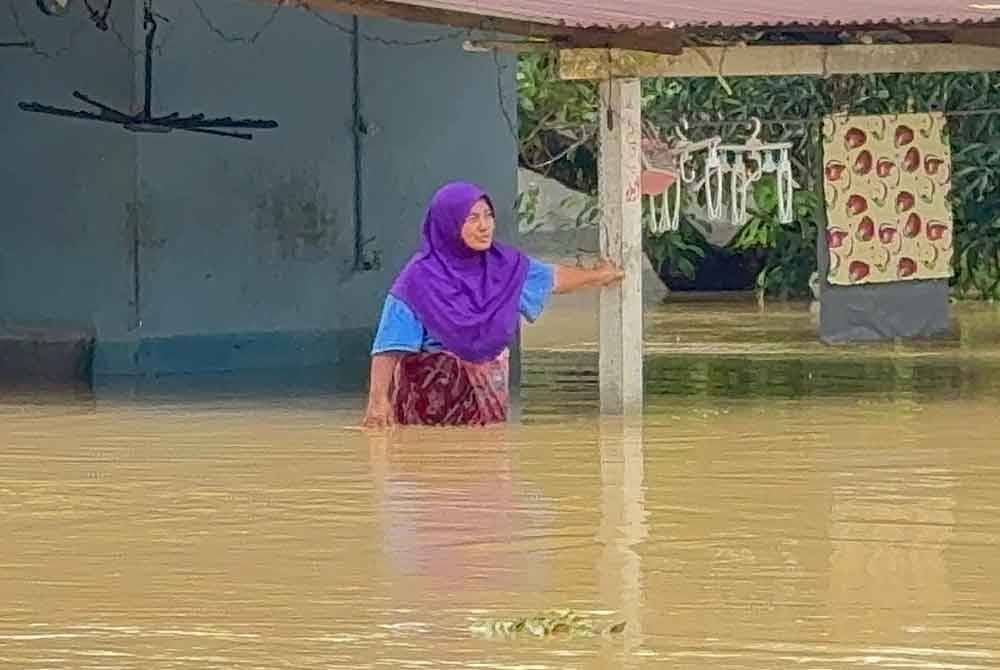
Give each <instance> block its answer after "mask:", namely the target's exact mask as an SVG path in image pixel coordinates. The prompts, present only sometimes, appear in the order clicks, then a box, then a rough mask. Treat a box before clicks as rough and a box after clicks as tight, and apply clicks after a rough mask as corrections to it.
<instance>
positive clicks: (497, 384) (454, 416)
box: [393, 350, 510, 426]
mask: <svg viewBox="0 0 1000 670" xmlns="http://www.w3.org/2000/svg"><path fill="white" fill-rule="evenodd" d="M509 362H510V355H509V353H508V352H507V351H506V350H505V351H504V352H503V353H501V354H500V355H499V356H498V357H497V358H495V359H494V360H492V361H489V362H486V363H469V362H467V361H463V360H461V359H460V358H458V357H457V356H455V355H454V354H450V353H447V352H440V353H419V354H409V355H407V356H404V357H403V358H402V359H401V360H400V363H399V367H398V368H397V370H396V377H395V384H394V387H395V388H394V397H393V406H394V407H395V410H396V421H397V422H398V423H399V424H401V425H424V426H485V425H489V424H495V423H503V422H504V421H506V420H507V405H508V401H509V371H510V365H509Z"/></svg>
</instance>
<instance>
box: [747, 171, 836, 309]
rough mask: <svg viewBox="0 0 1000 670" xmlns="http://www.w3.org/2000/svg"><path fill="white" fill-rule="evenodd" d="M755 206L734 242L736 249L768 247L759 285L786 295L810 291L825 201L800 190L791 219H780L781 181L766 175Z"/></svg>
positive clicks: (759, 185) (799, 295) (758, 185)
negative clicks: (779, 194) (783, 220)
mask: <svg viewBox="0 0 1000 670" xmlns="http://www.w3.org/2000/svg"><path fill="white" fill-rule="evenodd" d="M753 200H754V207H753V208H752V209H751V210H750V211H749V212H748V220H747V223H746V224H745V225H744V226H743V227H742V228H740V231H739V232H738V233H737V234H736V237H734V238H733V240H732V242H730V246H731V247H732V248H733V249H737V250H742V251H756V250H765V251H767V256H766V258H767V261H766V263H765V264H764V267H763V268H762V269H761V271H760V273H759V274H758V275H757V289H758V290H759V291H763V292H764V293H769V294H774V295H778V296H779V297H782V298H790V297H796V298H804V297H807V296H808V295H809V277H810V275H812V273H813V272H815V271H816V235H817V231H818V229H819V226H820V222H821V220H822V216H823V211H822V206H823V203H822V202H821V201H820V198H819V196H818V195H817V194H816V193H815V192H813V191H797V192H796V193H795V194H794V195H793V198H792V210H793V211H794V212H795V216H794V217H793V220H792V222H791V223H787V224H783V223H781V222H780V221H779V220H778V191H777V181H776V180H775V178H774V177H772V176H767V177H763V178H762V179H761V180H760V181H759V182H757V183H756V184H754V189H753Z"/></svg>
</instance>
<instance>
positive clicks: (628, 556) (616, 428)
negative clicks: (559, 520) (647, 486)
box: [597, 420, 647, 668]
mask: <svg viewBox="0 0 1000 670" xmlns="http://www.w3.org/2000/svg"><path fill="white" fill-rule="evenodd" d="M599 431H600V459H601V521H600V527H599V530H598V535H597V537H598V540H599V541H600V542H601V543H602V545H603V551H602V552H601V557H600V561H599V563H598V566H597V574H598V580H599V584H600V594H601V600H602V601H603V602H605V603H607V605H608V606H609V607H611V608H612V609H614V610H616V611H617V612H619V613H620V616H621V618H622V620H623V621H625V622H626V628H625V644H624V650H623V656H624V659H625V661H624V665H620V666H618V667H626V668H633V667H636V665H635V661H634V658H633V655H634V654H635V652H637V651H638V650H639V649H640V648H641V647H642V644H643V640H644V638H643V634H642V621H643V579H642V559H641V558H640V556H639V554H638V552H637V547H638V545H639V544H640V543H642V542H643V540H645V539H646V534H647V528H646V509H645V491H644V481H643V477H644V473H645V468H644V465H643V458H644V453H643V439H642V438H643V429H642V423H641V422H636V421H616V420H605V421H602V422H601V424H600V428H599Z"/></svg>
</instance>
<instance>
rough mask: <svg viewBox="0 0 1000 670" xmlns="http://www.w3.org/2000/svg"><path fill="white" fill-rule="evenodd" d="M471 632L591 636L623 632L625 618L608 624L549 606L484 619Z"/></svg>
mask: <svg viewBox="0 0 1000 670" xmlns="http://www.w3.org/2000/svg"><path fill="white" fill-rule="evenodd" d="M471 630H472V632H473V633H476V634H477V635H481V636H484V637H515V636H518V635H531V636H533V637H543V638H544V637H553V636H569V637H594V636H596V635H601V634H604V635H617V634H619V633H622V632H624V630H625V622H624V621H620V622H618V623H615V624H611V625H610V626H604V627H601V626H598V625H596V624H595V623H594V622H593V621H591V620H590V619H587V618H586V617H583V616H581V615H580V614H577V613H576V612H574V611H572V610H549V611H547V612H542V613H541V614H537V615H535V616H531V617H520V618H516V619H487V620H485V621H477V622H475V623H474V624H472V626H471Z"/></svg>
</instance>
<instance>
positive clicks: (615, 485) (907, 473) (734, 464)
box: [0, 301, 1000, 670]
mask: <svg viewBox="0 0 1000 670" xmlns="http://www.w3.org/2000/svg"><path fill="white" fill-rule="evenodd" d="M956 317H957V320H958V324H959V325H960V330H959V333H960V334H959V335H957V336H956V337H954V338H950V339H947V340H943V341H939V342H934V343H919V344H908V345H901V344H885V345H874V346H862V347H838V348H830V347H824V346H823V345H820V344H817V343H815V341H814V337H813V326H812V325H811V321H810V319H811V318H812V317H811V316H810V313H809V310H808V308H807V306H804V305H782V306H775V307H768V308H767V309H766V310H763V311H762V310H761V309H759V308H758V307H757V306H756V305H754V304H753V303H752V302H746V301H743V302H739V301H735V302H734V301H728V302H718V301H716V302H697V303H695V302H691V303H675V304H671V305H669V306H664V307H661V308H657V309H656V310H655V311H653V312H651V313H650V314H649V318H648V323H647V330H648V333H647V340H648V342H649V345H648V349H649V354H650V355H649V357H648V359H647V389H648V393H649V398H648V401H647V412H646V415H645V417H644V419H643V420H642V421H641V422H636V423H629V424H622V423H620V422H617V421H614V420H602V419H600V418H599V417H598V416H597V414H596V411H595V407H596V400H597V387H596V372H595V369H596V362H597V359H596V353H595V346H594V344H595V343H594V340H595V339H596V328H595V323H594V321H593V309H592V305H591V304H588V303H585V302H584V303H582V302H579V301H575V302H574V301H564V302H562V303H560V304H558V305H556V306H554V308H553V310H552V312H551V313H550V314H548V315H547V316H546V317H545V318H544V319H543V321H541V322H540V323H539V324H538V325H536V326H532V327H531V328H529V329H527V330H526V333H525V348H526V350H527V351H526V356H525V369H524V389H523V394H522V396H523V401H522V403H521V405H520V408H519V417H518V420H517V421H515V422H513V423H512V424H511V425H509V426H506V427H503V428H499V429H490V430H451V431H441V430H407V431H403V432H400V433H398V434H396V435H394V436H391V437H379V438H372V437H368V436H365V435H363V434H361V433H360V432H358V431H356V430H354V429H353V426H354V425H355V424H356V423H357V421H358V419H359V416H360V414H359V411H360V399H359V398H357V397H353V396H344V395H339V394H324V393H309V392H296V393H291V392H286V391H281V392H275V393H271V394H267V393H255V394H241V393H240V392H239V390H238V388H237V390H236V391H233V392H227V393H224V394H212V393H204V394H197V393H193V392H192V393H171V394H163V395H159V396H157V395H156V394H146V395H135V394H132V395H129V394H103V393H101V392H98V393H97V394H96V395H95V394H91V393H90V392H88V391H86V390H82V389H69V390H66V389H63V390H52V389H49V390H45V391H40V392H31V391H29V390H25V389H21V390H19V391H16V392H6V393H5V395H4V396H3V398H2V400H0V444H2V445H3V452H2V454H0V667H4V668H8V667H9V668H85V669H92V668H137V669H139V668H141V669H147V668H156V669H159V668H163V669H168V668H171V669H178V670H195V669H197V670H207V669H211V668H220V669H221V668H227V669H228V668H451V667H454V668H497V669H515V668H519V669H523V670H528V669H548V668H659V667H671V668H713V669H719V668H750V669H757V668H761V669H763V668H791V667H797V668H816V669H820V668H847V667H862V666H865V667H885V668H946V669H970V670H971V669H978V668H994V667H1000V641H998V640H1000V567H998V565H1000V563H998V561H1000V558H998V557H1000V546H998V545H1000V464H998V461H997V457H996V453H997V447H998V445H1000V437H998V435H1000V374H998V373H1000V312H998V311H996V310H995V309H993V308H990V307H986V306H959V307H958V308H957V309H956ZM548 608H572V609H575V610H577V611H579V612H581V613H585V614H587V615H588V616H591V617H593V618H594V619H595V620H597V621H599V622H613V621H617V620H622V621H626V622H627V626H626V629H625V632H624V633H623V634H622V635H620V636H611V637H598V638H575V639H524V638H520V639H515V640H503V639H501V640H497V639H482V638H480V637H477V636H476V635H474V634H473V633H472V632H470V630H469V626H470V625H471V624H472V623H473V622H475V621H477V620H482V619H489V618H500V617H513V616H518V615H527V614H532V613H534V612H536V611H538V610H544V609H548Z"/></svg>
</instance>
